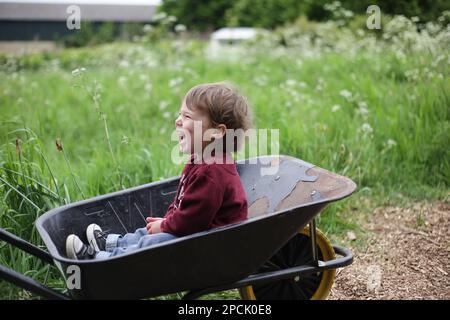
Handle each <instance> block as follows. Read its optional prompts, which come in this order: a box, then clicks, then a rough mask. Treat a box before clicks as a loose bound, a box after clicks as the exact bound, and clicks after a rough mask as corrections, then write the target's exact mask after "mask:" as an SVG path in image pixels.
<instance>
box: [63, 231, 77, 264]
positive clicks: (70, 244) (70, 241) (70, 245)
mask: <svg viewBox="0 0 450 320" xmlns="http://www.w3.org/2000/svg"><path fill="white" fill-rule="evenodd" d="M75 237H76V236H75V235H74V234H71V235H69V236H68V237H67V239H66V254H67V257H68V258H69V259H73V260H78V258H77V253H76V249H75Z"/></svg>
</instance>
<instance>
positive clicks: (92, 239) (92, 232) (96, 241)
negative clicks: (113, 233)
mask: <svg viewBox="0 0 450 320" xmlns="http://www.w3.org/2000/svg"><path fill="white" fill-rule="evenodd" d="M86 237H87V240H88V242H89V244H90V246H91V247H92V248H94V250H95V251H97V252H98V251H105V247H106V238H107V237H108V234H107V233H106V232H103V231H102V228H100V227H99V226H98V225H96V224H95V223H92V224H90V225H89V226H88V227H87V229H86Z"/></svg>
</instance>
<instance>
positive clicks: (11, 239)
mask: <svg viewBox="0 0 450 320" xmlns="http://www.w3.org/2000/svg"><path fill="white" fill-rule="evenodd" d="M0 240H3V241H5V242H8V243H9V244H11V245H12V246H14V247H16V248H19V249H21V250H23V251H25V252H27V253H29V254H31V255H33V256H35V257H37V258H39V259H41V260H42V261H44V262H47V263H49V264H51V265H53V264H54V262H53V258H52V256H51V255H50V254H49V253H47V252H45V251H44V250H42V249H40V248H38V247H36V246H35V245H34V244H31V243H29V242H27V241H25V240H23V239H22V238H20V237H18V236H16V235H15V234H12V233H11V232H8V231H6V230H4V229H2V228H0Z"/></svg>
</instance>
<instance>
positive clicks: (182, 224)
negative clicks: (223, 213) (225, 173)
mask: <svg viewBox="0 0 450 320" xmlns="http://www.w3.org/2000/svg"><path fill="white" fill-rule="evenodd" d="M223 194H224V188H223V187H222V186H221V184H220V181H215V180H214V179H213V178H211V177H210V176H209V175H208V174H207V173H206V172H199V173H198V174H197V175H195V176H193V177H192V178H191V179H190V181H189V182H187V184H186V185H185V190H184V195H183V196H182V198H181V201H180V203H179V206H178V208H176V207H173V208H172V212H171V214H169V215H167V216H166V219H164V220H163V222H162V223H161V230H162V231H163V232H167V233H171V234H173V235H175V236H185V235H189V234H192V233H196V232H200V231H204V230H207V229H208V228H209V226H210V224H211V222H212V220H213V218H214V216H215V215H216V213H217V211H218V210H219V208H220V207H221V205H222V201H223Z"/></svg>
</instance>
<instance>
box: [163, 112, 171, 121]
mask: <svg viewBox="0 0 450 320" xmlns="http://www.w3.org/2000/svg"><path fill="white" fill-rule="evenodd" d="M162 116H163V118H164V119H168V118H170V112H168V111H166V112H164V113H163V115H162Z"/></svg>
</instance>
